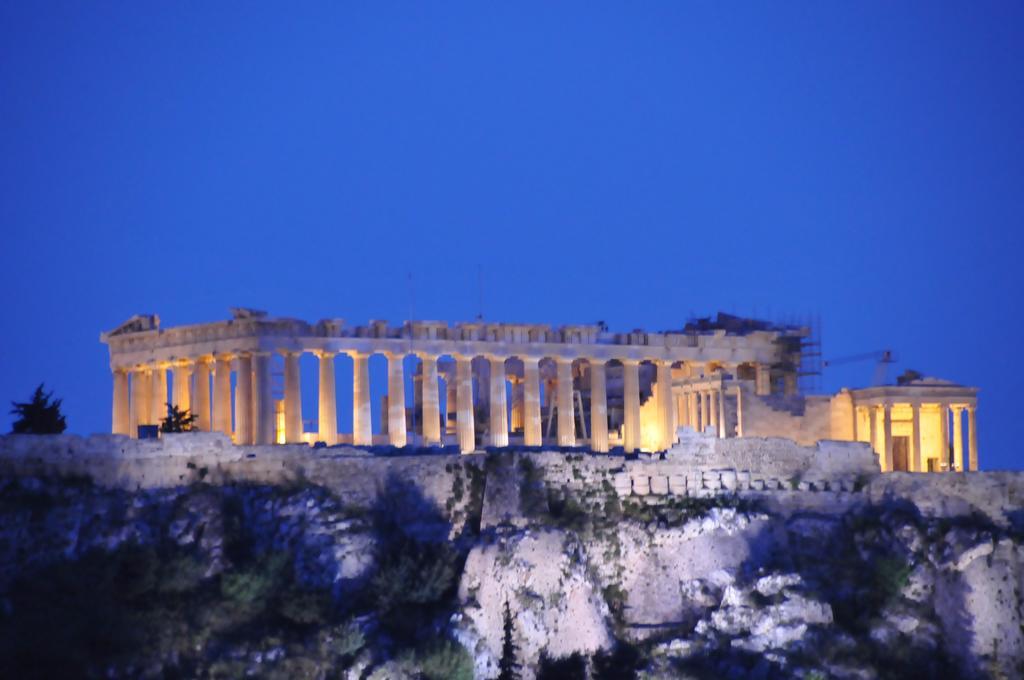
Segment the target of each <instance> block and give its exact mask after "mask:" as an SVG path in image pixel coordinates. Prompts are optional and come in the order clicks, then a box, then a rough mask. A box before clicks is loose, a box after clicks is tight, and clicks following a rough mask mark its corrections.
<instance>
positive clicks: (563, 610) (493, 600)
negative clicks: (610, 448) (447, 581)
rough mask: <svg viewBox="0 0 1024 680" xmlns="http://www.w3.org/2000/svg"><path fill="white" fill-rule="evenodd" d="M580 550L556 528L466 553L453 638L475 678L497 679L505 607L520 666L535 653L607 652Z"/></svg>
mask: <svg viewBox="0 0 1024 680" xmlns="http://www.w3.org/2000/svg"><path fill="white" fill-rule="evenodd" d="M584 551H585V548H584V546H583V545H581V544H580V543H579V542H578V541H577V540H576V539H575V538H574V537H573V536H571V535H569V534H566V533H565V532H563V531H557V530H537V531H530V530H526V531H517V532H514V533H510V534H507V535H503V536H498V537H497V538H496V540H494V541H493V542H487V543H481V544H479V545H477V546H475V547H474V548H473V549H472V550H471V551H470V553H469V556H468V558H467V560H466V566H465V570H464V572H463V576H462V580H461V582H460V585H459V600H460V602H461V613H462V617H461V620H460V622H459V636H460V639H462V640H463V641H464V642H465V643H468V644H467V646H469V647H470V649H471V651H472V652H473V654H474V657H475V662H476V669H477V672H478V674H479V676H480V677H491V676H492V675H496V674H497V662H498V658H499V657H500V654H501V645H502V640H503V637H502V636H503V624H504V611H505V603H506V602H508V603H509V607H510V609H511V610H512V611H514V612H515V614H514V618H513V624H514V629H515V632H516V636H517V639H518V642H519V646H520V652H521V657H520V658H521V661H522V662H523V663H524V664H525V665H527V666H528V667H532V666H534V665H535V664H536V662H537V660H538V658H539V656H540V654H541V652H545V653H546V654H548V655H549V656H551V657H553V658H561V657H564V656H568V655H570V654H572V653H574V652H582V653H585V654H591V653H593V652H595V651H597V650H600V649H606V648H608V647H610V646H611V643H612V635H611V633H610V631H609V625H608V606H607V604H606V603H605V601H604V597H603V596H602V594H601V591H600V584H599V583H597V582H596V581H595V580H594V579H593V578H592V577H591V576H590V575H588V573H587V571H586V569H585V566H586V564H587V561H588V560H587V556H586V554H585V553H584Z"/></svg>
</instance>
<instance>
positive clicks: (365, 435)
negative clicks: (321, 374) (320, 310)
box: [321, 352, 373, 446]
mask: <svg viewBox="0 0 1024 680" xmlns="http://www.w3.org/2000/svg"><path fill="white" fill-rule="evenodd" d="M349 356H351V357H352V442H353V443H354V444H355V445H356V446H371V445H372V444H373V420H372V419H371V406H370V355H369V354H362V353H360V352H349ZM331 377H332V380H331V382H332V384H333V382H334V381H333V377H334V371H333V369H332V371H331ZM321 382H322V381H321Z"/></svg>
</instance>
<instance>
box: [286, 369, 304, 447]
mask: <svg viewBox="0 0 1024 680" xmlns="http://www.w3.org/2000/svg"><path fill="white" fill-rule="evenodd" d="M283 354H284V440H285V442H287V443H289V444H301V443H302V371H301V369H300V363H299V361H300V359H301V358H302V352H284V353H283Z"/></svg>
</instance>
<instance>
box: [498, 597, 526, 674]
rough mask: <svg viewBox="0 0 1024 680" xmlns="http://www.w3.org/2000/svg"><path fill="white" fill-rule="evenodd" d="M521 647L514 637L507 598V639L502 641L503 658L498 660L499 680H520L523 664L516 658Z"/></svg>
mask: <svg viewBox="0 0 1024 680" xmlns="http://www.w3.org/2000/svg"><path fill="white" fill-rule="evenodd" d="M518 653H519V648H518V647H517V646H516V643H515V640H513V639H512V612H511V611H510V610H509V608H508V600H505V639H504V640H503V642H502V643H501V660H500V661H499V662H498V680H519V677H520V675H519V671H520V670H521V669H522V666H520V665H519V662H518V661H517V660H516V657H517V655H518Z"/></svg>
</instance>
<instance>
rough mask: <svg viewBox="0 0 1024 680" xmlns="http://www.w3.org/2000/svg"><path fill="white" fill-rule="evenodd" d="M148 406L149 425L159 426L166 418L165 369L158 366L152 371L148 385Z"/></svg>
mask: <svg viewBox="0 0 1024 680" xmlns="http://www.w3.org/2000/svg"><path fill="white" fill-rule="evenodd" d="M149 390H150V392H149V394H150V406H149V420H150V422H149V424H150V425H159V424H160V423H162V422H163V421H164V419H165V418H166V417H167V367H166V366H163V365H160V366H157V367H156V368H154V369H153V372H152V374H151V375H150V383H149Z"/></svg>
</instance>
